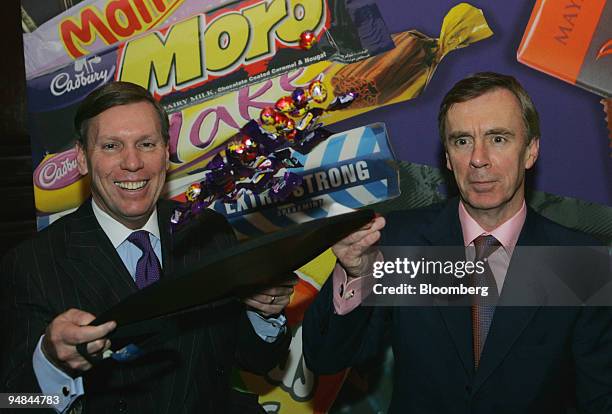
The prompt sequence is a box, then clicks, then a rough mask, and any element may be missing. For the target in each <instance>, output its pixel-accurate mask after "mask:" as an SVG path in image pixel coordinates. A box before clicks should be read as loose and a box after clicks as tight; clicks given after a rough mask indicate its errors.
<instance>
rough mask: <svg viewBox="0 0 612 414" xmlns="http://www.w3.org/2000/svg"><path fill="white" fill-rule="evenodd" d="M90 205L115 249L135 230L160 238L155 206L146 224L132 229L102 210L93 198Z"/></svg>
mask: <svg viewBox="0 0 612 414" xmlns="http://www.w3.org/2000/svg"><path fill="white" fill-rule="evenodd" d="M91 206H92V208H93V212H94V215H95V216H96V220H98V223H99V224H100V227H102V230H103V231H104V233H106V235H107V236H108V238H109V239H110V241H111V243H112V244H113V247H114V248H115V249H116V248H117V247H119V245H120V244H121V243H123V242H124V241H125V239H127V238H128V237H129V235H130V234H132V233H133V232H135V231H137V230H146V231H148V232H149V233H151V234H152V235H154V236H155V237H157V238H158V239H159V238H160V237H159V225H158V224H157V208H155V210H153V213H151V217H149V220H147V222H146V224H145V225H144V226H142V228H140V229H137V230H132V229H130V228H127V227H126V226H124V225H123V224H121V223H119V222H118V221H117V220H115V219H114V218H112V217H111V216H110V215H109V214H108V213H107V212H105V211H104V210H102V209H101V208H100V207H99V206H98V205H97V204H96V201H95V200H94V199H93V198H92V199H91Z"/></svg>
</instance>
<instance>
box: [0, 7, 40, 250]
mask: <svg viewBox="0 0 612 414" xmlns="http://www.w3.org/2000/svg"><path fill="white" fill-rule="evenodd" d="M21 34H22V31H21V19H20V4H19V0H4V1H3V2H2V17H0V39H2V44H3V47H2V62H0V85H1V86H0V171H1V173H0V256H1V255H3V254H4V252H5V251H6V250H7V249H8V248H9V247H11V246H13V245H15V244H16V243H17V242H19V241H21V240H23V239H25V238H27V237H29V236H30V235H31V234H32V233H33V232H34V231H35V228H36V226H35V211H34V193H33V189H32V159H31V153H30V142H29V138H28V134H27V129H26V99H25V74H24V73H25V72H24V65H23V46H22V39H21Z"/></svg>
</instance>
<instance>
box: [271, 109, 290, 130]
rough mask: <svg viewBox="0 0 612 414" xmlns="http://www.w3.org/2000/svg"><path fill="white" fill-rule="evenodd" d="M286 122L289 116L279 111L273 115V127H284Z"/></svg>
mask: <svg viewBox="0 0 612 414" xmlns="http://www.w3.org/2000/svg"><path fill="white" fill-rule="evenodd" d="M287 122H289V118H288V117H287V116H286V115H284V114H281V113H279V112H277V113H276V114H275V115H274V127H275V128H276V129H283V128H286V127H287Z"/></svg>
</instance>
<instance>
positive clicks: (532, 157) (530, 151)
mask: <svg viewBox="0 0 612 414" xmlns="http://www.w3.org/2000/svg"><path fill="white" fill-rule="evenodd" d="M539 154H540V137H533V138H532V139H531V142H529V144H527V150H526V151H525V169H526V170H528V169H530V168H531V167H533V166H534V165H535V163H536V160H537V159H538V155H539Z"/></svg>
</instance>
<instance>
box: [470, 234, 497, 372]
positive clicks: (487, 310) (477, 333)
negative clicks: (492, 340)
mask: <svg viewBox="0 0 612 414" xmlns="http://www.w3.org/2000/svg"><path fill="white" fill-rule="evenodd" d="M499 246H501V243H500V242H499V241H498V240H497V239H496V238H495V237H493V236H479V237H477V238H476V239H474V247H475V248H476V260H481V261H484V260H485V259H487V258H488V257H489V256H490V255H491V253H493V252H494V251H495V250H496V249H497V248H498V247H499ZM484 269H485V271H484V273H483V274H482V275H480V276H478V277H480V278H482V279H483V282H484V283H483V282H480V283H477V285H479V286H487V287H488V296H484V297H482V296H477V297H476V298H474V300H473V303H472V339H473V346H474V366H475V368H478V364H479V363H480V356H481V354H482V349H483V348H484V344H485V341H486V340H487V335H488V334H489V328H490V327H491V322H492V321H493V315H494V314H495V306H496V304H497V300H498V299H499V293H498V292H497V283H495V277H494V276H493V272H492V271H491V267H490V266H489V263H488V262H485V265H484Z"/></svg>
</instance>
